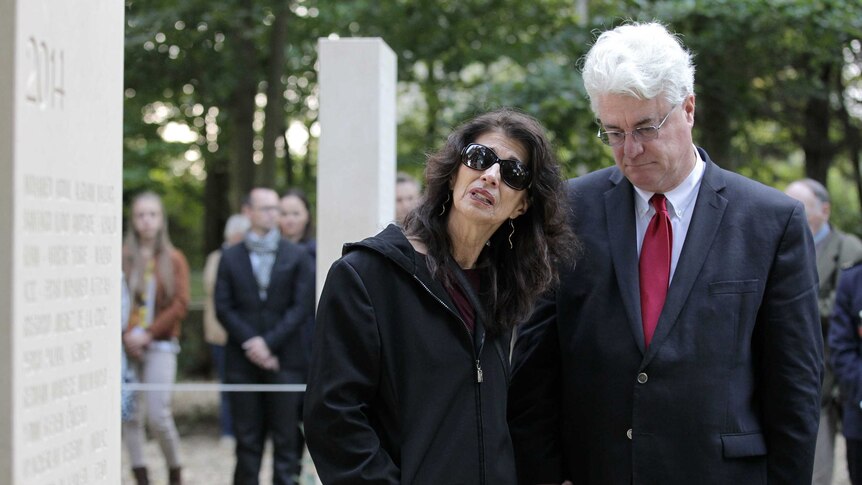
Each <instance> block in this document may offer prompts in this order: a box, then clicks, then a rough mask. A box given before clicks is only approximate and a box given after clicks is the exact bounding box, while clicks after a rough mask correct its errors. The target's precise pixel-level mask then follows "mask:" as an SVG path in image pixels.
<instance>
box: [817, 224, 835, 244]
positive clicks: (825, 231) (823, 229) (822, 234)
mask: <svg viewBox="0 0 862 485" xmlns="http://www.w3.org/2000/svg"><path fill="white" fill-rule="evenodd" d="M831 230H832V228H830V227H829V223H828V222H824V223H823V225H822V226H820V230H819V231H817V234H814V244H820V242H821V241H823V240H824V239H826V236H828V235H829V232H830V231H831Z"/></svg>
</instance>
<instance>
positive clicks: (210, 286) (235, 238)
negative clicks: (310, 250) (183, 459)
mask: <svg viewBox="0 0 862 485" xmlns="http://www.w3.org/2000/svg"><path fill="white" fill-rule="evenodd" d="M250 227H251V222H250V221H249V220H248V217H246V216H244V215H242V214H234V215H232V216H230V217H229V218H228V220H227V223H226V224H225V226H224V243H223V244H222V247H221V248H219V249H216V250H215V251H213V252H211V253H210V254H209V255H208V256H207V262H206V264H205V265H204V274H203V283H204V291H205V292H206V301H205V302H204V340H206V342H207V343H208V344H209V345H210V349H211V351H212V357H213V365H214V366H215V368H216V372H217V373H218V378H219V382H224V345H225V342H227V332H225V330H224V327H222V325H221V323H219V321H218V318H216V311H215V301H214V300H213V295H214V293H215V282H216V272H217V271H218V264H219V261H220V260H221V253H222V250H223V249H226V248H228V247H230V246H233V245H234V244H237V243H239V242H242V240H243V238H245V233H246V232H248V230H249V228H250ZM219 428H220V430H221V436H222V437H223V438H231V439H232V438H233V429H232V428H233V424H232V422H231V412H230V400H229V399H228V397H227V393H225V392H223V393H221V399H220V401H219Z"/></svg>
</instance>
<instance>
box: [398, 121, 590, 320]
mask: <svg viewBox="0 0 862 485" xmlns="http://www.w3.org/2000/svg"><path fill="white" fill-rule="evenodd" d="M491 132H498V133H502V134H504V135H505V136H506V137H508V138H510V139H512V140H517V141H518V142H520V143H521V144H522V145H523V146H524V147H525V148H526V149H527V154H528V157H529V158H528V160H523V161H524V162H525V163H527V164H528V165H529V166H530V168H531V170H532V173H533V178H532V185H531V187H530V188H528V189H527V191H528V193H527V196H528V199H529V207H528V209H527V211H526V212H525V213H524V214H522V215H521V216H520V217H518V218H516V219H514V221H513V222H514V226H515V233H514V235H513V236H512V244H513V247H514V248H513V249H510V248H509V233H510V232H511V229H510V227H509V224H504V225H502V226H500V228H498V229H497V231H496V232H495V233H494V234H493V235H492V236H491V239H490V245H489V246H487V247H485V248H484V249H483V250H482V253H481V254H480V256H479V261H478V262H477V268H479V269H480V270H481V272H482V281H483V288H482V294H481V297H482V300H483V302H484V304H485V305H486V308H485V309H484V310H485V314H486V315H488V316H489V318H487V320H488V321H487V322H486V325H485V327H486V331H487V332H488V333H489V334H492V335H493V334H499V333H501V332H504V331H506V330H509V329H511V328H513V327H514V326H515V325H516V324H518V323H520V322H522V321H524V320H525V319H526V318H527V317H529V315H530V313H531V312H532V310H533V305H534V303H535V301H536V299H537V298H538V297H539V295H540V294H542V293H543V292H545V291H546V290H548V289H550V288H551V287H552V286H553V285H555V284H556V283H557V281H558V277H559V275H558V272H557V270H558V267H559V266H560V265H562V264H574V258H575V256H576V254H577V252H578V249H579V243H578V241H577V238H576V237H575V235H574V234H573V233H572V231H571V228H570V227H569V224H568V217H567V205H566V202H565V200H564V197H565V195H564V188H563V180H562V176H561V173H560V166H559V164H558V163H557V160H556V158H555V156H554V153H553V150H552V148H551V145H550V142H549V141H548V139H547V138H546V136H545V134H544V133H545V129H544V127H543V126H542V125H541V123H539V121H537V120H536V119H535V118H533V117H531V116H529V115H527V114H525V113H522V112H520V111H517V110H514V109H511V108H502V109H498V110H495V111H491V112H488V113H485V114H481V115H479V116H477V117H475V118H473V119H471V120H469V121H467V122H465V123H464V124H462V125H461V126H459V127H458V128H457V129H455V131H454V132H453V133H452V134H451V135H449V137H448V139H447V140H446V145H445V146H444V147H443V148H442V149H440V151H438V152H436V153H434V154H432V155H430V156H429V157H428V160H427V162H426V166H425V186H426V189H425V194H424V196H423V198H422V200H421V201H420V202H419V205H418V206H417V207H416V208H415V209H414V210H413V211H412V212H411V213H410V214H408V215H407V217H406V218H405V221H404V230H405V233H406V234H407V235H408V236H412V237H417V238H419V239H420V240H422V242H423V243H425V245H426V246H427V248H428V255H427V258H426V260H427V261H428V266H429V270H430V271H431V274H433V275H434V277H435V278H437V279H439V280H441V281H443V282H444V284H448V285H451V284H452V283H453V281H454V273H453V271H455V268H454V267H453V264H454V262H453V260H452V256H451V254H452V240H451V238H450V236H449V233H448V230H447V221H448V218H449V213H450V212H451V211H450V210H449V209H450V206H451V204H452V203H451V201H450V200H449V199H450V192H451V190H450V188H449V187H450V185H449V183H450V181H451V180H452V179H453V178H454V177H455V176H456V174H457V173H458V169H459V167H460V166H461V151H462V150H463V149H464V147H465V146H467V145H469V144H470V143H472V142H474V141H475V140H476V139H477V138H478V137H480V136H481V135H483V134H485V133H491ZM444 206H445V208H446V210H445V212H443V214H442V215H441V209H442V208H443V207H444ZM486 282H487V283H486ZM501 302H505V304H501Z"/></svg>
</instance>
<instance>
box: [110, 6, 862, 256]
mask: <svg viewBox="0 0 862 485" xmlns="http://www.w3.org/2000/svg"><path fill="white" fill-rule="evenodd" d="M127 5H128V9H127V20H128V25H127V38H126V64H127V65H126V120H125V124H126V125H125V135H126V139H125V163H126V165H125V166H126V170H125V182H126V190H127V191H129V192H131V191H135V190H138V189H140V188H144V187H147V188H155V189H157V190H158V191H160V192H162V193H165V194H166V195H167V197H168V199H169V200H171V201H172V202H175V204H173V203H172V205H171V207H169V210H170V213H171V218H172V221H173V222H174V226H173V231H174V233H175V234H176V233H178V226H179V229H181V230H182V231H184V234H185V235H186V236H185V237H186V238H187V240H186V241H185V242H186V243H187V244H191V245H195V244H197V246H198V247H197V248H189V247H184V249H187V250H189V251H192V252H194V251H195V250H196V251H203V250H204V249H210V248H212V247H214V245H217V244H218V242H219V241H220V233H221V224H223V221H224V220H225V218H226V217H227V216H228V215H229V213H230V212H231V211H233V210H236V209H237V207H238V203H239V200H238V199H239V194H241V193H242V192H244V191H245V190H246V189H247V188H248V187H249V186H251V184H253V183H255V182H256V181H257V182H260V181H265V182H267V183H269V184H270V185H274V186H275V188H277V189H279V190H281V189H283V188H286V187H287V186H288V185H300V186H302V187H304V188H305V189H306V191H308V192H310V193H311V195H312V199H313V192H314V183H315V178H314V172H315V158H316V142H315V140H316V139H315V137H314V136H311V137H310V139H309V142H308V143H307V144H305V143H303V144H302V145H303V146H301V147H289V146H287V140H285V138H284V136H283V133H284V130H285V128H287V127H290V126H291V125H294V127H297V126H298V127H304V130H305V131H307V132H311V133H314V132H315V123H316V121H317V95H318V93H317V81H316V72H315V67H314V66H315V63H316V60H317V57H316V44H317V39H318V38H320V37H327V36H339V37H351V36H363V37H370V36H378V37H381V38H382V39H383V40H384V41H386V42H387V44H388V45H389V46H390V47H392V49H393V51H394V52H395V53H396V55H397V57H398V79H399V84H398V96H399V97H398V146H397V153H398V164H399V168H400V169H402V170H407V171H409V172H412V173H414V174H416V175H419V174H421V171H422V169H423V164H424V159H425V154H426V153H428V152H429V151H433V150H434V149H436V148H438V147H439V146H440V145H441V144H442V142H443V140H444V139H445V136H446V134H447V133H448V132H449V131H450V130H451V128H452V127H453V126H454V125H456V124H457V123H459V122H461V121H463V120H464V119H465V118H467V117H469V116H471V115H473V114H475V113H477V112H480V111H485V110H488V109H491V108H495V107H498V106H515V107H518V108H520V109H523V110H524V111H526V112H528V113H530V114H532V115H534V116H536V117H537V118H539V119H540V120H542V122H543V123H544V124H545V126H546V127H547V128H548V130H549V133H550V136H551V138H552V140H553V142H554V144H555V146H556V148H557V153H558V157H559V159H560V160H561V162H562V163H563V164H564V166H565V171H566V173H567V175H569V176H574V175H578V174H581V173H584V172H586V171H589V170H593V169H595V168H598V167H601V166H607V165H609V164H611V163H613V162H612V158H611V154H610V152H609V150H608V149H607V148H606V147H604V146H602V145H601V144H600V143H599V142H598V140H597V139H596V136H595V134H596V130H597V128H598V127H597V125H596V123H595V119H594V116H593V114H592V113H591V112H590V109H589V104H588V102H587V99H586V94H585V93H584V91H583V85H582V82H581V79H580V75H579V72H578V65H579V61H580V59H581V58H582V56H583V55H584V53H585V52H586V50H587V49H588V48H589V45H590V43H591V42H592V41H593V39H594V36H595V32H596V31H600V30H604V29H607V28H610V27H613V26H615V25H617V24H619V23H621V22H623V21H624V20H625V19H629V18H632V19H641V20H652V19H658V20H659V21H661V22H663V23H665V24H667V25H668V26H669V27H670V29H671V30H674V31H677V32H679V33H680V35H681V36H682V37H683V40H684V42H685V43H686V45H687V46H688V47H689V48H690V49H691V50H692V51H693V52H694V53H695V55H696V57H695V61H696V64H697V86H696V91H697V95H698V98H697V122H696V124H695V136H696V140H697V143H698V144H700V145H702V146H704V147H705V148H706V149H707V150H708V151H709V152H710V154H711V155H712V156H713V158H714V159H716V160H717V161H718V162H719V163H720V164H722V165H724V166H726V167H728V168H732V169H734V170H737V171H740V172H742V173H745V174H747V175H750V176H753V177H754V178H757V179H759V180H761V181H763V182H764V183H767V184H770V185H775V186H777V187H779V188H783V185H784V184H785V183H786V182H787V181H789V180H790V179H792V178H796V177H801V176H804V175H806V174H807V175H808V176H813V177H814V178H817V179H819V180H826V179H827V173H830V174H831V175H830V176H829V177H828V182H829V183H830V188H831V189H832V191H833V192H835V191H836V190H837V191H841V199H842V201H844V200H849V199H847V198H846V197H845V195H848V194H850V193H852V192H854V191H855V190H856V187H855V185H856V184H855V183H854V178H858V175H857V173H858V169H857V167H858V158H859V153H860V150H862V148H860V141H859V140H860V135H859V133H860V131H859V117H860V116H862V108H860V106H862V89H860V86H862V82H860V80H862V77H861V76H860V71H862V69H860V66H862V61H860V45H859V39H862V16H859V15H858V2H856V1H855V0H854V1H850V0H847V1H839V0H818V1H811V0H774V1H769V2H767V1H764V0H758V1H755V0H738V1H732V2H731V1H727V0H687V1H646V0H592V1H589V2H588V1H586V0H579V1H574V2H573V1H572V0H534V1H531V2H524V1H521V0H388V1H385V2H378V1H371V0H352V1H350V2H319V1H316V0H289V1H287V2H275V1H263V2H251V1H250V0H208V1H202V0H186V1H184V2H175V1H168V0H148V1H146V2H143V1H138V0H129V1H127ZM171 123H173V125H171ZM169 125H170V126H172V127H173V132H177V127H178V126H179V127H180V128H182V130H180V131H179V132H184V133H187V134H188V138H185V139H182V140H180V141H165V135H166V133H167V132H168V126H169ZM183 127H184V128H183ZM183 130H185V131H183ZM300 131H302V129H300ZM189 152H191V153H189ZM255 160H256V161H258V162H259V163H255ZM830 169H831V172H830ZM836 205H837V204H836ZM835 213H836V218H837V219H838V220H839V222H840V223H842V224H843V225H844V227H845V228H847V229H849V230H853V231H855V232H860V231H862V225H860V223H859V215H858V214H859V209H858V201H852V202H847V203H842V204H841V206H840V207H836V208H835ZM201 221H205V223H204V224H203V225H202V224H201Z"/></svg>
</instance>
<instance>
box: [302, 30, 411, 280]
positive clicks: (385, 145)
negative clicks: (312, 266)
mask: <svg viewBox="0 0 862 485" xmlns="http://www.w3.org/2000/svg"><path fill="white" fill-rule="evenodd" d="M318 58H319V62H320V73H319V82H320V149H319V160H318V164H317V294H318V295H320V290H321V289H322V288H323V282H324V279H325V278H326V273H327V272H328V271H329V267H330V266H331V265H332V263H333V262H334V261H335V260H336V259H338V258H339V257H341V246H342V244H344V243H345V242H352V241H359V240H361V239H364V238H366V237H368V236H373V235H374V234H376V233H377V232H378V231H379V230H381V229H383V228H384V227H386V225H387V224H389V223H390V222H392V221H393V219H394V218H395V141H396V139H395V126H396V120H395V97H396V96H395V95H396V80H397V60H396V57H395V53H394V52H392V49H390V48H389V46H387V45H386V43H385V42H383V41H382V40H381V39H377V38H350V39H320V41H319V42H318Z"/></svg>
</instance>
